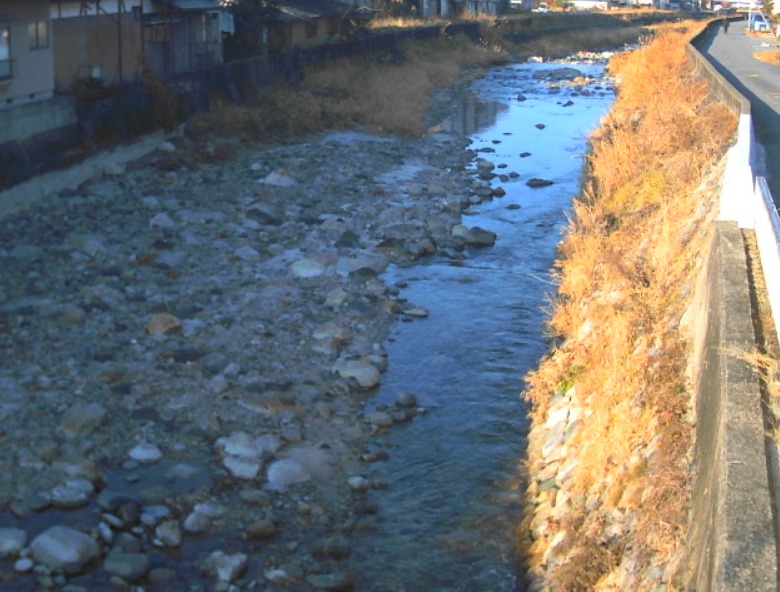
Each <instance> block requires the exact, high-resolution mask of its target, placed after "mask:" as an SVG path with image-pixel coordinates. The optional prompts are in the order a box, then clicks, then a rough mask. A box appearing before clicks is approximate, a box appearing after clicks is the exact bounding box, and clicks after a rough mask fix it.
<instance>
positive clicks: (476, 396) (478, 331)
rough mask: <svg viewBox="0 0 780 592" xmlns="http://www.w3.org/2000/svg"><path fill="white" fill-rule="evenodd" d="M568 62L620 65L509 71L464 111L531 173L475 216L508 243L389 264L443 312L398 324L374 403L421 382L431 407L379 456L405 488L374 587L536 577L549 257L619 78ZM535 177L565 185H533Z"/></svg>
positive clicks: (498, 153) (381, 534) (386, 519)
mask: <svg viewBox="0 0 780 592" xmlns="http://www.w3.org/2000/svg"><path fill="white" fill-rule="evenodd" d="M563 66H572V67H575V68H577V69H579V70H580V71H582V72H583V73H585V74H587V75H589V76H593V77H595V78H597V79H601V78H602V77H603V76H604V67H603V64H591V63H589V64H584V63H567V64H559V65H552V64H515V65H510V66H506V67H500V68H495V69H492V70H490V71H488V73H487V75H486V76H485V78H483V79H480V80H478V81H477V82H475V83H474V84H473V88H472V92H471V96H470V97H469V98H468V99H467V100H465V101H464V102H463V103H462V104H460V105H459V106H458V107H457V109H456V112H455V115H454V116H453V118H452V120H451V121H450V122H449V127H450V129H451V131H455V132H458V133H465V134H467V135H469V137H470V138H471V139H472V145H471V148H472V149H474V150H476V151H478V152H479V156H480V157H482V158H486V159H488V160H490V161H492V162H494V163H495V164H496V165H497V166H499V168H497V169H496V171H495V172H497V173H502V172H504V173H507V174H508V173H510V172H516V173H519V178H516V179H513V180H510V181H509V182H505V183H502V182H498V180H496V182H495V183H494V184H498V185H501V186H502V187H504V189H505V190H506V192H507V193H506V196H505V197H503V198H500V199H494V200H493V201H491V202H486V203H483V204H481V205H480V206H478V207H477V208H474V210H473V211H470V212H469V215H467V216H465V217H464V223H465V224H466V225H468V226H480V227H482V228H485V229H489V230H492V231H494V232H496V233H497V234H498V240H497V242H496V244H495V246H494V247H491V248H486V249H479V250H473V251H470V252H469V253H468V258H467V259H466V260H465V261H462V262H457V264H456V263H454V262H453V261H452V260H448V259H445V258H438V259H433V260H431V261H429V262H427V263H426V264H423V265H420V266H415V267H412V268H403V269H401V268H392V269H391V270H389V271H388V273H387V277H386V279H387V281H388V283H397V284H398V285H400V286H402V287H403V290H402V296H403V297H405V298H407V299H408V300H409V301H411V302H412V303H414V304H415V305H416V306H422V307H425V308H427V309H429V311H430V315H429V317H428V318H426V319H424V320H419V321H415V322H412V323H402V324H400V325H398V326H397V327H396V328H395V330H394V331H393V333H392V334H391V336H390V341H389V343H388V352H389V359H390V369H389V371H388V372H387V374H386V375H385V376H384V378H383V382H382V386H381V389H380V391H379V393H378V395H377V397H376V400H375V402H374V404H375V405H376V406H377V407H378V408H381V407H382V406H390V405H392V404H393V402H394V399H395V396H396V395H397V394H398V393H399V392H403V391H408V392H412V393H414V394H415V395H416V396H417V398H418V401H419V404H420V405H421V406H423V407H425V408H427V409H428V412H427V413H426V414H425V415H422V416H419V417H417V418H416V419H415V420H414V421H413V422H411V423H408V424H404V425H402V426H399V427H395V428H393V430H392V431H391V433H390V434H389V435H387V436H384V437H383V438H384V440H383V445H384V446H385V447H386V448H387V450H388V451H389V453H390V457H389V459H388V460H387V461H385V462H383V463H378V464H377V465H374V467H375V468H376V470H377V472H378V475H379V476H380V477H381V478H382V479H384V480H386V481H387V482H388V483H389V487H388V488H387V489H386V490H383V491H382V492H381V494H380V496H379V497H378V502H379V506H380V508H381V511H380V513H379V514H378V522H377V526H378V528H377V530H376V531H375V532H373V533H371V534H369V535H366V537H364V539H362V540H363V545H362V546H361V548H360V549H358V550H357V552H356V553H355V554H354V556H353V559H354V560H355V562H356V563H358V564H359V565H360V568H359V570H358V573H359V574H360V575H359V578H360V579H359V581H358V586H357V588H358V589H360V590H371V591H372V592H385V591H387V592H389V591H391V590H392V591H393V592H403V591H423V590H424V591H437V592H444V591H455V590H458V591H474V590H480V591H492V592H501V591H515V590H522V589H523V588H522V583H521V581H520V578H519V573H520V565H519V564H520V561H519V558H518V557H517V554H516V551H515V549H514V540H513V535H514V529H515V527H516V525H517V523H518V521H519V517H520V509H521V499H522V498H521V495H522V491H521V490H520V487H519V471H518V466H517V465H518V463H519V462H520V461H521V459H522V457H523V451H524V446H525V440H526V435H527V430H528V418H527V411H528V408H527V405H526V403H525V402H524V401H523V400H522V397H521V391H522V389H523V382H522V380H523V376H524V375H525V374H526V373H527V371H528V370H529V369H531V368H533V367H534V366H535V365H536V364H537V362H538V360H539V358H540V356H542V355H543V354H544V352H545V349H546V348H547V346H548V343H547V341H546V339H545V336H544V335H545V333H544V308H545V304H546V302H547V297H548V296H549V295H550V293H551V291H552V290H553V285H552V283H551V277H550V274H549V270H550V268H551V266H552V264H553V260H554V257H555V250H556V245H557V243H558V242H559V241H560V239H561V232H562V227H563V226H564V224H565V223H566V212H567V208H569V207H570V204H571V200H572V198H573V197H574V196H575V195H576V194H577V192H578V190H579V184H580V175H581V169H582V164H583V155H584V152H585V151H586V149H587V142H586V136H587V134H588V133H589V131H590V130H592V129H593V128H594V127H595V126H596V125H597V124H598V121H599V119H600V117H601V116H602V115H603V114H604V113H605V112H606V111H607V109H608V108H609V105H610V103H611V100H612V97H613V92H612V91H611V90H610V89H609V88H608V84H607V83H605V81H604V80H603V79H601V80H599V81H597V82H594V83H592V84H590V85H588V86H587V88H586V89H585V90H584V92H583V90H582V89H579V88H576V87H572V86H564V87H562V88H559V89H556V88H552V87H550V86H548V85H546V84H545V83H544V82H542V81H540V80H538V79H534V78H533V74H534V72H538V71H540V70H547V69H550V68H553V67H563ZM520 93H522V95H523V97H521V100H518V95H519V94H520ZM523 98H524V99H525V100H522V99H523ZM537 124H544V127H543V129H540V127H537ZM523 153H530V155H527V154H525V155H523V156H520V155H521V154H523ZM503 165H506V166H505V167H504V166H503ZM532 177H536V178H543V179H549V180H552V181H554V184H553V185H550V186H547V187H544V188H537V189H532V188H530V187H528V186H527V185H526V183H525V181H526V180H528V179H529V178H532ZM518 206H519V207H518Z"/></svg>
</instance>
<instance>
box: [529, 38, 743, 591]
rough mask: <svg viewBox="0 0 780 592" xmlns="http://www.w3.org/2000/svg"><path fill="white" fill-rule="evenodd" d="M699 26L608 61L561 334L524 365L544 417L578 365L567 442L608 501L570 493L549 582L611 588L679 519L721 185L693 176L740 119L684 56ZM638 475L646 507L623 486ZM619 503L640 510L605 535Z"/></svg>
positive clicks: (589, 484)
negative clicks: (693, 367)
mask: <svg viewBox="0 0 780 592" xmlns="http://www.w3.org/2000/svg"><path fill="white" fill-rule="evenodd" d="M701 26H703V25H701V24H697V23H688V24H685V25H681V24H676V25H675V26H674V28H671V27H665V28H661V29H659V31H658V32H657V34H656V36H655V39H654V40H653V41H652V43H650V44H648V45H646V46H644V47H642V48H641V49H639V50H637V51H634V52H632V53H628V54H622V55H620V56H617V57H616V58H615V59H613V61H612V62H611V65H610V69H611V71H612V72H613V73H614V74H615V76H617V77H618V78H619V80H620V81H621V83H620V86H619V94H618V98H617V101H616V103H615V105H614V107H613V109H612V111H611V113H610V114H609V116H608V117H606V118H605V119H604V121H603V122H602V125H601V127H600V129H599V130H598V131H597V132H596V133H594V134H593V136H592V137H591V145H592V149H591V152H590V155H589V158H588V160H587V181H586V183H585V185H584V189H583V193H582V197H581V198H580V199H578V200H577V201H576V203H575V205H574V213H573V217H572V220H571V222H570V224H569V228H568V232H567V236H566V238H565V239H564V240H563V242H562V243H561V246H560V257H559V259H558V261H557V262H556V266H555V269H556V273H557V277H558V282H559V286H558V294H559V298H558V300H557V302H556V303H555V305H554V307H553V311H552V316H551V319H550V322H549V324H550V330H551V332H552V333H553V334H554V335H556V336H559V337H560V338H561V340H562V344H561V345H560V347H559V348H558V349H557V350H556V351H555V352H554V354H553V355H552V357H551V358H550V359H548V360H546V361H544V362H543V363H542V364H541V365H540V367H539V369H538V370H537V371H535V372H533V373H531V375H530V376H529V377H528V383H529V388H528V390H527V393H526V396H527V397H528V398H529V399H530V400H531V401H532V402H533V405H534V409H535V418H534V420H535V421H542V418H543V417H544V412H545V410H546V408H547V405H548V403H549V400H550V397H551V394H552V393H554V392H555V390H556V389H557V388H560V384H561V381H562V380H563V379H564V378H565V377H567V376H568V375H567V372H568V371H569V369H571V368H577V373H576V381H575V384H574V386H575V387H576V392H577V396H578V398H579V399H580V400H581V401H583V402H584V403H585V407H586V409H587V413H588V414H589V415H588V417H587V420H586V421H583V422H582V423H581V426H580V429H579V430H578V431H577V433H576V435H575V441H574V442H573V443H572V445H571V446H572V448H573V449H575V450H577V459H578V469H577V477H576V480H575V484H574V494H575V498H576V499H580V500H581V502H582V503H583V504H584V503H585V501H586V500H589V499H590V500H594V499H596V500H598V501H599V504H598V505H599V507H598V509H597V510H595V511H588V512H585V511H584V509H583V508H582V506H578V507H575V509H574V511H573V512H572V513H571V515H570V517H569V519H568V521H567V522H566V523H564V524H562V525H561V528H562V529H565V530H567V531H568V532H567V539H566V540H567V541H568V542H567V549H568V551H567V553H568V555H567V557H568V561H566V562H565V563H564V564H562V565H559V566H558V567H556V568H554V569H553V570H552V573H550V574H549V577H550V581H551V582H552V585H553V588H552V589H556V590H567V591H573V590H594V589H596V590H598V589H602V588H601V586H602V585H603V586H605V588H604V589H606V582H607V581H608V578H609V574H610V573H611V572H612V571H613V569H614V568H615V567H616V566H617V565H620V564H621V562H623V561H632V562H634V563H635V564H636V565H638V566H639V568H640V569H641V568H642V567H647V566H648V565H650V564H651V563H653V562H655V563H658V562H659V561H667V562H668V561H671V560H672V559H673V558H674V557H675V551H676V550H677V549H679V548H680V545H681V543H682V540H683V537H684V535H685V531H686V508H687V501H688V497H687V496H688V478H689V475H688V473H687V461H686V455H687V453H688V451H689V447H690V445H691V437H692V425H691V423H690V421H689V417H688V411H689V407H690V405H691V404H692V400H693V393H692V385H691V384H690V381H689V379H688V377H687V374H686V365H687V360H688V356H689V354H690V343H689V341H688V338H687V336H686V335H685V334H684V333H683V331H682V330H681V324H682V319H683V315H684V313H685V311H686V307H687V306H688V305H689V299H690V296H691V291H692V288H693V285H694V284H695V276H696V274H697V272H698V271H699V269H700V265H701V263H702V258H703V249H704V248H705V244H706V240H707V237H708V233H709V221H710V220H711V217H712V215H713V212H714V203H715V202H714V199H713V196H714V193H715V192H714V191H710V194H709V196H708V195H705V196H702V194H701V192H697V187H698V186H699V185H700V183H701V182H702V179H703V178H705V176H706V175H707V173H708V172H709V171H710V170H711V169H712V167H713V165H714V163H716V162H717V161H718V160H719V158H720V157H721V156H722V155H723V154H724V152H725V149H726V147H727V145H728V143H729V142H730V140H731V138H732V136H733V134H734V132H735V129H736V120H735V118H734V117H733V116H732V115H731V113H730V112H729V111H728V110H727V109H726V107H724V106H722V105H720V104H716V103H713V102H712V101H711V100H710V98H709V95H708V92H707V88H706V86H705V85H704V84H703V83H702V82H700V81H699V80H698V79H697V78H696V77H695V75H694V73H693V71H692V70H691V68H690V67H689V65H688V62H687V60H686V56H685V51H684V44H685V43H686V41H687V40H688V39H689V38H690V37H691V36H692V35H693V34H695V32H696V31H697V30H698V28H700V27H701ZM637 486H638V487H637ZM632 489H633V490H637V489H638V490H639V491H641V509H638V508H636V507H634V502H631V503H629V501H627V499H626V497H624V496H625V495H626V494H627V492H629V491H632ZM619 505H620V506H621V507H620V511H621V512H629V513H631V519H630V520H629V522H630V524H632V526H631V528H630V529H628V530H627V531H626V532H625V533H624V534H622V535H620V536H613V537H609V536H606V535H605V533H604V530H603V527H604V524H605V523H608V522H609V517H610V516H611V515H613V514H612V513H613V512H615V511H616V508H618V506H619ZM626 506H628V507H626ZM521 535H522V533H521ZM596 550H598V553H596ZM532 551H533V549H532ZM594 554H595V555H598V556H599V557H601V559H599V560H596V559H597V557H595V555H594ZM594 557H595V558H594ZM535 561H536V562H537V563H538V561H539V558H532V559H531V563H532V564H533V563H534V562H535ZM636 589H641V586H640V587H639V588H636Z"/></svg>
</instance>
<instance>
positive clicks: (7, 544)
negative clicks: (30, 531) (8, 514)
mask: <svg viewBox="0 0 780 592" xmlns="http://www.w3.org/2000/svg"><path fill="white" fill-rule="evenodd" d="M25 542H27V533H26V532H25V531H24V530H22V529H21V528H0V558H4V557H13V556H14V555H18V554H19V551H21V550H22V548H24V544H25Z"/></svg>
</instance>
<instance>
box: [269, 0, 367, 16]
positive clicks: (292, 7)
mask: <svg viewBox="0 0 780 592" xmlns="http://www.w3.org/2000/svg"><path fill="white" fill-rule="evenodd" d="M276 9H277V11H278V16H277V19H278V20H281V21H299V20H304V21H308V20H311V19H315V18H318V17H323V16H342V15H345V14H347V13H348V12H350V10H352V4H351V3H349V2H341V1H338V0H336V1H330V2H329V1H327V0H279V1H278V2H277V3H276Z"/></svg>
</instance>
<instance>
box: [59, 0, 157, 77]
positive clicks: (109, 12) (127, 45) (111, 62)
mask: <svg viewBox="0 0 780 592" xmlns="http://www.w3.org/2000/svg"><path fill="white" fill-rule="evenodd" d="M140 9H141V0H102V1H95V0H92V1H86V2H85V1H75V0H52V2H51V22H52V32H53V36H54V39H55V52H54V78H55V88H56V90H57V92H68V91H70V90H72V89H73V87H74V86H75V85H76V84H78V83H82V82H89V83H91V84H94V85H100V86H103V85H105V86H110V85H115V84H122V83H123V82H126V81H129V80H136V79H138V78H140V77H141V75H142V74H143V71H144V58H143V56H144V48H143V28H142V22H141V19H140V18H139V17H140V14H141V12H140Z"/></svg>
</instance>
